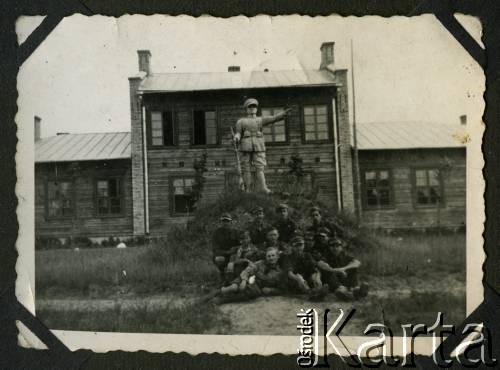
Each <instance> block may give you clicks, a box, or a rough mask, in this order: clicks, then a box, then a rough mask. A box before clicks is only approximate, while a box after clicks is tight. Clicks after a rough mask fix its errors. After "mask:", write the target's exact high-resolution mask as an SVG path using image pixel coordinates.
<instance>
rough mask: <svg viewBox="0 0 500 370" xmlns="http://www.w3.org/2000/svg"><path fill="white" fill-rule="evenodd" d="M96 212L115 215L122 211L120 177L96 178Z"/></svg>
mask: <svg viewBox="0 0 500 370" xmlns="http://www.w3.org/2000/svg"><path fill="white" fill-rule="evenodd" d="M96 187H97V213H98V214H100V215H116V214H120V213H122V210H123V209H122V208H123V206H122V196H123V191H122V184H121V181H120V179H118V178H114V179H100V180H97V183H96Z"/></svg>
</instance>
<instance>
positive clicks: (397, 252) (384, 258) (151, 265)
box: [36, 234, 465, 297]
mask: <svg viewBox="0 0 500 370" xmlns="http://www.w3.org/2000/svg"><path fill="white" fill-rule="evenodd" d="M376 237H377V238H378V239H379V240H380V242H381V243H380V246H378V247H377V248H373V247H372V248H369V249H360V248H357V249H356V250H353V251H351V253H352V254H354V255H355V256H356V257H357V258H358V259H360V260H361V261H362V263H363V269H362V271H363V274H365V275H368V276H370V275H373V276H377V277H383V276H394V275H398V276H403V275H404V276H406V277H415V278H419V277H420V278H422V279H425V280H427V278H426V276H427V275H428V274H429V273H430V274H434V273H436V272H439V273H442V274H452V273H460V274H461V275H462V276H463V278H464V279H465V235H464V234H449V235H441V236H439V235H424V234H422V235H407V236H402V237H389V236H376ZM217 277H218V273H217V270H216V269H215V267H214V266H213V264H212V262H211V257H210V253H209V246H208V245H207V248H206V250H205V252H204V253H199V252H189V251H184V252H181V251H175V248H172V250H170V249H169V247H168V246H167V245H153V246H149V247H136V248H128V249H115V248H103V249H81V250H78V251H75V250H52V251H37V252H36V289H37V294H39V295H41V296H46V295H49V296H50V295H55V294H57V292H58V291H59V292H61V293H63V294H64V295H67V294H76V295H82V294H83V295H85V294H92V295H93V296H99V295H100V296H103V297H106V296H108V295H109V294H110V293H112V292H113V291H114V290H124V289H125V290H133V291H134V292H136V293H158V292H164V291H179V290H186V289H195V290H196V289H205V288H206V287H211V286H213V285H214V284H216V283H217ZM464 281H465V280H464Z"/></svg>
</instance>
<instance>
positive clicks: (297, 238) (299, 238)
mask: <svg viewBox="0 0 500 370" xmlns="http://www.w3.org/2000/svg"><path fill="white" fill-rule="evenodd" d="M290 243H292V244H298V243H304V237H302V236H300V235H297V236H295V237H293V238H292V240H290Z"/></svg>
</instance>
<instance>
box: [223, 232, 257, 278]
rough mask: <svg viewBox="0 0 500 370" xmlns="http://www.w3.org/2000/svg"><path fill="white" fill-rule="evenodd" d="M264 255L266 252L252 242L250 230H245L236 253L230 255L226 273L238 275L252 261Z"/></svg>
mask: <svg viewBox="0 0 500 370" xmlns="http://www.w3.org/2000/svg"><path fill="white" fill-rule="evenodd" d="M263 257H264V254H263V253H262V252H261V251H260V250H259V249H258V248H257V247H256V246H255V245H253V244H252V239H251V238H250V232H249V231H243V232H242V233H241V234H240V245H239V246H238V248H237V249H236V251H235V253H234V254H232V255H231V257H229V263H228V264H227V267H226V274H227V275H228V276H233V277H238V276H239V275H240V274H241V272H242V271H243V270H244V269H245V268H246V267H248V265H249V264H250V263H251V262H257V261H258V260H260V259H262V258H263Z"/></svg>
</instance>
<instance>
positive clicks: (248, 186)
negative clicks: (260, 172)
mask: <svg viewBox="0 0 500 370" xmlns="http://www.w3.org/2000/svg"><path fill="white" fill-rule="evenodd" d="M243 182H244V183H245V192H246V193H250V192H251V191H252V172H250V171H245V172H243Z"/></svg>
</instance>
